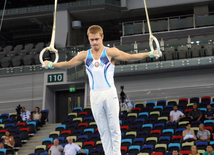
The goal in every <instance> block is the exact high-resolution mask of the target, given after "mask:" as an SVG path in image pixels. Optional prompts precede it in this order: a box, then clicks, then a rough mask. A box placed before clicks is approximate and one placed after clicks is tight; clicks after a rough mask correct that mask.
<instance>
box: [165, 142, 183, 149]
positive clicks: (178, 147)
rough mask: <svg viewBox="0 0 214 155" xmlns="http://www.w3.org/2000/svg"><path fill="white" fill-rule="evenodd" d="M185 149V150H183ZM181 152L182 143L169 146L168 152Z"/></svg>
mask: <svg viewBox="0 0 214 155" xmlns="http://www.w3.org/2000/svg"><path fill="white" fill-rule="evenodd" d="M182 149H183V148H182ZM173 150H178V151H179V150H180V143H170V144H169V145H168V151H173Z"/></svg>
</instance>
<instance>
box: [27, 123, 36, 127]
mask: <svg viewBox="0 0 214 155" xmlns="http://www.w3.org/2000/svg"><path fill="white" fill-rule="evenodd" d="M29 124H33V125H34V128H35V129H36V122H27V124H26V125H29Z"/></svg>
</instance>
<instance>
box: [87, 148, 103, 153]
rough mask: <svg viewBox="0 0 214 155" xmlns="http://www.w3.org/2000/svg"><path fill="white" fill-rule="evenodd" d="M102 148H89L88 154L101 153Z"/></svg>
mask: <svg viewBox="0 0 214 155" xmlns="http://www.w3.org/2000/svg"><path fill="white" fill-rule="evenodd" d="M101 152H102V150H101V149H100V148H94V149H91V150H90V154H91V155H93V153H94V154H101Z"/></svg>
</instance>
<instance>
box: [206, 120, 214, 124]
mask: <svg viewBox="0 0 214 155" xmlns="http://www.w3.org/2000/svg"><path fill="white" fill-rule="evenodd" d="M206 123H213V124H214V120H204V124H206Z"/></svg>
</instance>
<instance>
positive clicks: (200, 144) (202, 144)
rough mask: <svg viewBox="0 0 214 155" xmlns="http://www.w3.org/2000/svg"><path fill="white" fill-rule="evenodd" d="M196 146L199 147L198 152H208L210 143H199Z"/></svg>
mask: <svg viewBox="0 0 214 155" xmlns="http://www.w3.org/2000/svg"><path fill="white" fill-rule="evenodd" d="M195 145H196V146H197V149H198V150H206V147H207V145H208V142H206V141H205V142H197V143H196V144H195Z"/></svg>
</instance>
